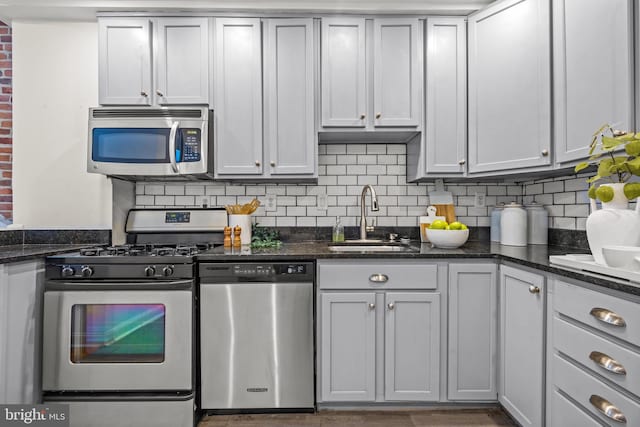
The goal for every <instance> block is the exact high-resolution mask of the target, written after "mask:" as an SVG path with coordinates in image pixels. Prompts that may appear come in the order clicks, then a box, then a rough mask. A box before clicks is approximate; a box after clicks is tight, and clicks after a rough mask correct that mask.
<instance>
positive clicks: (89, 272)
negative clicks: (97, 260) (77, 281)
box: [82, 265, 93, 277]
mask: <svg viewBox="0 0 640 427" xmlns="http://www.w3.org/2000/svg"><path fill="white" fill-rule="evenodd" d="M91 276H93V268H91V267H89V266H88V265H85V266H83V267H82V277H91Z"/></svg>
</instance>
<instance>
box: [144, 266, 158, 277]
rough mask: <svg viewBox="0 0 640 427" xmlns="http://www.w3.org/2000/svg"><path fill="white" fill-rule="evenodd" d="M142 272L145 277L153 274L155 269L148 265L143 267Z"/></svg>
mask: <svg viewBox="0 0 640 427" xmlns="http://www.w3.org/2000/svg"><path fill="white" fill-rule="evenodd" d="M144 274H145V276H147V277H150V276H154V275H155V274H156V269H155V268H154V267H151V266H148V267H146V268H145V269H144Z"/></svg>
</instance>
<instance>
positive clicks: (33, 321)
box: [0, 261, 44, 404]
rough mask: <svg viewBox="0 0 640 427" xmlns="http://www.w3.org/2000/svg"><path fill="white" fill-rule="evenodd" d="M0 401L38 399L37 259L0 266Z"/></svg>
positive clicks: (40, 268)
mask: <svg viewBox="0 0 640 427" xmlns="http://www.w3.org/2000/svg"><path fill="white" fill-rule="evenodd" d="M0 267H1V268H0V402H2V403H3V404H4V403H16V404H17V403H20V404H34V403H37V402H39V401H40V394H41V390H40V385H39V384H40V383H41V379H40V364H41V363H40V342H41V327H40V322H41V315H42V295H41V292H42V281H43V276H44V269H43V266H42V262H40V261H27V262H18V263H12V264H4V265H2V266H0Z"/></svg>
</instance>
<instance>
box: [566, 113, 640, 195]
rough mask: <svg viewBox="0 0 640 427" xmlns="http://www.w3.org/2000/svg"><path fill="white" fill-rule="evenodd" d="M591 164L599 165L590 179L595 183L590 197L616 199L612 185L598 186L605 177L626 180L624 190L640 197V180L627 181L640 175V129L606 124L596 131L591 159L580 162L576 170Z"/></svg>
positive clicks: (592, 185)
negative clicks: (617, 128) (615, 127)
mask: <svg viewBox="0 0 640 427" xmlns="http://www.w3.org/2000/svg"><path fill="white" fill-rule="evenodd" d="M622 149H624V151H622ZM589 166H597V171H596V174H595V175H594V176H592V177H591V178H589V179H587V182H588V183H590V184H591V187H589V197H590V198H592V199H596V198H597V199H599V200H601V201H603V202H610V201H611V200H612V199H613V190H612V189H611V188H609V187H596V186H595V183H596V182H598V181H600V180H601V179H608V180H609V181H610V182H613V183H615V182H617V183H625V186H624V194H625V196H626V197H627V199H629V200H631V199H635V198H637V197H640V183H639V182H627V181H629V179H631V177H633V176H640V133H634V132H626V131H621V130H616V129H613V128H612V127H611V126H610V125H608V124H606V125H603V126H602V127H600V129H598V130H597V131H596V132H595V133H594V134H593V138H592V140H591V144H590V145H589V160H588V161H587V162H582V163H579V164H578V165H576V167H575V172H576V173H577V172H580V171H582V170H584V169H586V168H587V167H589Z"/></svg>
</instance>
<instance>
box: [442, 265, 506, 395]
mask: <svg viewBox="0 0 640 427" xmlns="http://www.w3.org/2000/svg"><path fill="white" fill-rule="evenodd" d="M497 289H498V281H497V266H496V265H495V264H493V263H483V264H453V263H451V264H449V311H448V317H449V322H448V323H449V325H448V327H449V349H448V355H449V357H448V375H447V376H448V395H447V397H448V399H449V400H452V401H456V400H461V401H466V400H473V401H479V400H480V401H481V400H490V401H495V400H497V398H498V389H497V347H498V343H497V338H498V336H497V334H498V309H497V306H498V304H497V302H498V291H497Z"/></svg>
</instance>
